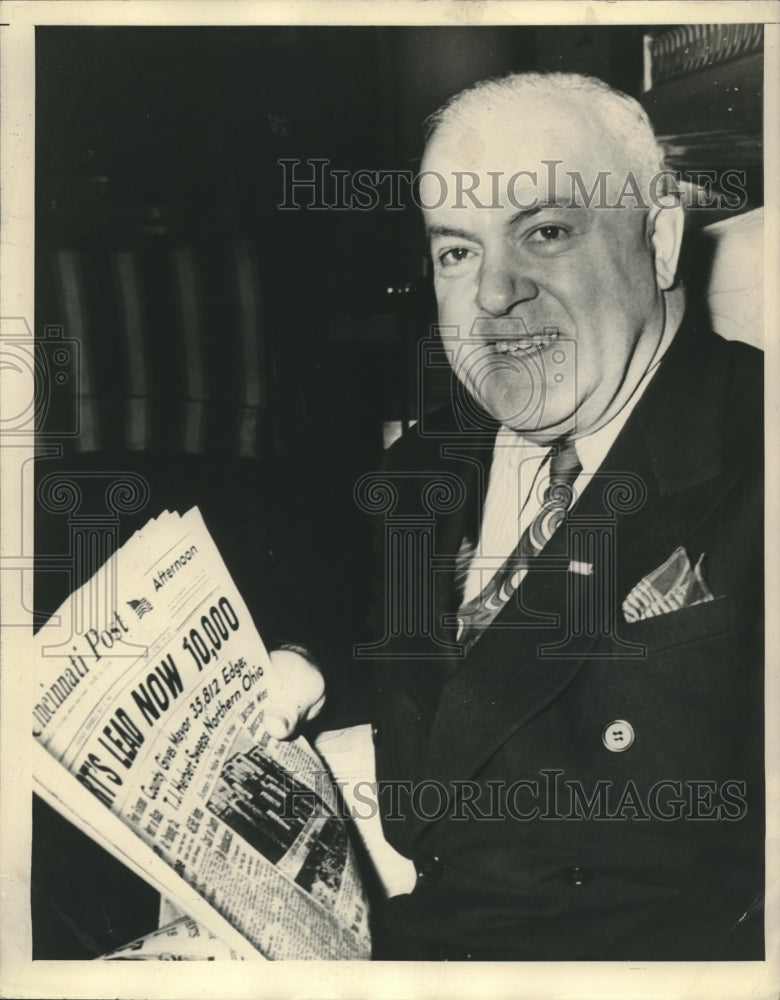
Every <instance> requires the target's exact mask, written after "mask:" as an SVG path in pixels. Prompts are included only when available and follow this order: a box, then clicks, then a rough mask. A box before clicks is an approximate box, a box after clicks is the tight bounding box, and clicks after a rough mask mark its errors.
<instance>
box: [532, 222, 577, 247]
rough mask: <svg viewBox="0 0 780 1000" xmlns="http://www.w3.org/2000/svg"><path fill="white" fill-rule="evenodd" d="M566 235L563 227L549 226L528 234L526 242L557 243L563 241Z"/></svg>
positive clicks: (540, 227)
mask: <svg viewBox="0 0 780 1000" xmlns="http://www.w3.org/2000/svg"><path fill="white" fill-rule="evenodd" d="M568 235H569V234H568V232H567V231H566V230H565V229H564V228H563V226H554V225H552V224H549V225H546V226H539V228H538V229H534V231H533V232H532V233H529V235H528V240H529V241H530V242H531V243H556V242H558V243H559V242H562V241H563V240H565V239H566V237H567V236H568Z"/></svg>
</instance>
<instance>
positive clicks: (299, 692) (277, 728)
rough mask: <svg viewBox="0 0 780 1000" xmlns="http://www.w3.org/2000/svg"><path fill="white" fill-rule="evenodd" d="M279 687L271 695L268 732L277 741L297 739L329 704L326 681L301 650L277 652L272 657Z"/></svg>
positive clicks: (278, 650)
mask: <svg viewBox="0 0 780 1000" xmlns="http://www.w3.org/2000/svg"><path fill="white" fill-rule="evenodd" d="M270 659H271V665H272V667H273V672H274V674H275V675H276V682H277V683H276V684H275V685H274V689H273V690H269V692H268V700H267V701H266V706H265V717H264V722H265V728H266V729H267V731H268V733H269V734H270V735H271V736H273V737H274V738H275V739H277V740H284V739H289V738H290V737H291V736H294V735H295V733H296V732H297V730H298V729H299V727H300V725H301V724H302V723H303V722H308V720H309V719H313V718H315V716H317V715H318V714H319V713H320V711H321V710H322V706H323V705H324V704H325V680H324V678H323V676H322V674H321V673H320V671H319V668H318V667H316V666H315V665H314V664H313V663H312V662H311V660H309V659H308V658H307V657H306V656H305V655H303V650H301V651H300V652H299V651H298V649H297V648H295V649H293V648H285V649H277V650H274V652H272V653H271V655H270Z"/></svg>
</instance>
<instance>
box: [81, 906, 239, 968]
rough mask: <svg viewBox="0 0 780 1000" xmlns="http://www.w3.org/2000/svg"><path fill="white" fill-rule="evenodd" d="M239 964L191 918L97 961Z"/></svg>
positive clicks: (234, 957)
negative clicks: (223, 961)
mask: <svg viewBox="0 0 780 1000" xmlns="http://www.w3.org/2000/svg"><path fill="white" fill-rule="evenodd" d="M225 959H227V960H228V961H241V959H242V956H241V955H239V954H238V953H237V952H235V951H233V949H232V948H228V946H227V945H226V944H224V943H223V942H222V941H220V939H219V938H218V937H217V936H216V934H212V933H211V931H210V930H208V928H206V927H204V926H203V925H202V924H199V923H198V922H197V920H193V918H192V917H179V918H178V919H177V920H172V921H171V922H170V923H169V924H165V926H164V927H160V928H159V929H158V930H154V931H151V932H150V933H149V934H145V935H144V936H143V937H140V938H136V939H135V940H134V941H130V942H129V944H124V945H122V947H121V948H116V949H114V951H111V952H109V953H108V954H107V955H101V956H100V957H99V959H97V960H98V961H105V962H216V961H220V960H225Z"/></svg>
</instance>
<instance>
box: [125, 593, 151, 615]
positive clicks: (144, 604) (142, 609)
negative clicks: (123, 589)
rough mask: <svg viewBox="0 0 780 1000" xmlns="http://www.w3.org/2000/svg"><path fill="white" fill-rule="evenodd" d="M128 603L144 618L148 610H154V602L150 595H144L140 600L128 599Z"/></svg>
mask: <svg viewBox="0 0 780 1000" xmlns="http://www.w3.org/2000/svg"><path fill="white" fill-rule="evenodd" d="M127 603H128V604H129V605H130V607H131V608H132V609H133V611H135V613H136V614H137V615H138V617H139V618H143V616H144V615H145V614H146V612H147V611H151V610H152V604H151V602H150V600H149V598H148V597H142V598H141V600H140V601H128V602H127Z"/></svg>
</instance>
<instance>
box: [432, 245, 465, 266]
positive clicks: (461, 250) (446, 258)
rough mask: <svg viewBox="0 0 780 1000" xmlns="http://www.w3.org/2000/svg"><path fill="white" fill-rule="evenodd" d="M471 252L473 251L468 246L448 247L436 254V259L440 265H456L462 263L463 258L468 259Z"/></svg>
mask: <svg viewBox="0 0 780 1000" xmlns="http://www.w3.org/2000/svg"><path fill="white" fill-rule="evenodd" d="M473 253H474V251H473V250H469V248H468V247H450V249H449V250H444V251H443V252H442V253H439V254H437V255H436V259H437V260H438V262H439V266H440V267H456V266H457V265H458V264H462V263H463V261H464V260H468V259H469V258H470V257H471V256H472V254H473Z"/></svg>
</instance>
